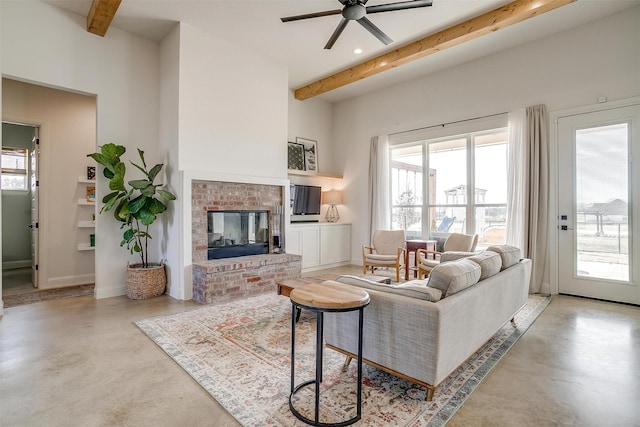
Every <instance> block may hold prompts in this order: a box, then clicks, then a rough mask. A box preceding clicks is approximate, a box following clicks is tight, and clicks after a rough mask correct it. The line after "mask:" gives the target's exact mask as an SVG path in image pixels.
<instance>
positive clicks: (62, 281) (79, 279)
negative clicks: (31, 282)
mask: <svg viewBox="0 0 640 427" xmlns="http://www.w3.org/2000/svg"><path fill="white" fill-rule="evenodd" d="M95 281H96V275H95V274H93V273H92V274H79V275H76V276H60V277H51V278H49V279H47V281H46V283H43V282H42V281H41V282H40V286H39V288H40V289H41V290H42V289H55V288H66V287H67V286H78V285H87V284H91V283H95Z"/></svg>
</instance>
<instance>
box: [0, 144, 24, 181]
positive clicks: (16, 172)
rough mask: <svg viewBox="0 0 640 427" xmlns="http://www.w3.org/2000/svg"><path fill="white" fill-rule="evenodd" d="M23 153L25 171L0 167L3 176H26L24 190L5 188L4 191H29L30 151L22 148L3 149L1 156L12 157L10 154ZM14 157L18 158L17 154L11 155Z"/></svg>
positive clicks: (4, 147)
mask: <svg viewBox="0 0 640 427" xmlns="http://www.w3.org/2000/svg"><path fill="white" fill-rule="evenodd" d="M12 152H13V153H18V152H19V153H23V156H22V157H23V158H24V169H16V168H7V167H1V166H0V173H1V174H2V176H24V188H4V187H2V191H24V192H27V191H29V187H30V186H29V149H28V148H21V147H6V146H3V147H2V152H1V155H2V156H3V157H4V156H7V155H10V154H8V153H12ZM11 156H13V157H18V156H16V155H15V154H11Z"/></svg>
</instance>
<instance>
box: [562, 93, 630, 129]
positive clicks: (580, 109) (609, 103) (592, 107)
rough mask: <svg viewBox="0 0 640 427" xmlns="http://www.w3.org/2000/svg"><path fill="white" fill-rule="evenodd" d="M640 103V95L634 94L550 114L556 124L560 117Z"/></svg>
mask: <svg viewBox="0 0 640 427" xmlns="http://www.w3.org/2000/svg"><path fill="white" fill-rule="evenodd" d="M637 104H640V96H633V97H631V98H624V99H617V100H615V101H607V102H602V103H600V104H591V105H584V106H582V107H575V108H565V109H562V110H558V111H554V112H552V113H551V115H550V119H551V123H553V124H554V125H555V124H556V121H557V120H558V119H559V118H562V117H569V116H576V115H578V114H587V113H595V112H597V111H606V110H613V109H615V108H621V107H629V106H631V105H637Z"/></svg>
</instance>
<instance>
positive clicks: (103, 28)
mask: <svg viewBox="0 0 640 427" xmlns="http://www.w3.org/2000/svg"><path fill="white" fill-rule="evenodd" d="M121 2H122V0H93V3H92V4H91V9H90V10H89V14H88V15H87V31H88V32H90V33H93V34H97V35H99V36H101V37H104V35H105V34H107V30H108V29H109V25H111V21H112V20H113V17H114V16H115V15H116V11H117V10H118V7H119V6H120V3H121Z"/></svg>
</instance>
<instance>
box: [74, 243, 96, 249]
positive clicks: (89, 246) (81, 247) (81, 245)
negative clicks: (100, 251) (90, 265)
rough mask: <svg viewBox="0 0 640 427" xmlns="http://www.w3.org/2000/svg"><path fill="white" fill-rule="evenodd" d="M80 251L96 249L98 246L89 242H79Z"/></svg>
mask: <svg viewBox="0 0 640 427" xmlns="http://www.w3.org/2000/svg"><path fill="white" fill-rule="evenodd" d="M78 250H79V251H95V250H96V247H95V246H91V245H90V244H89V243H78Z"/></svg>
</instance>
